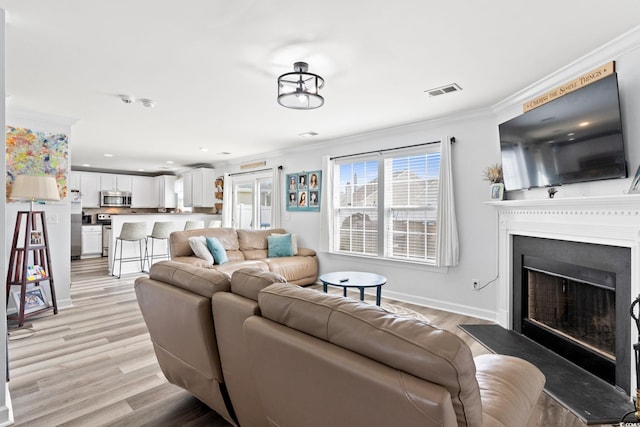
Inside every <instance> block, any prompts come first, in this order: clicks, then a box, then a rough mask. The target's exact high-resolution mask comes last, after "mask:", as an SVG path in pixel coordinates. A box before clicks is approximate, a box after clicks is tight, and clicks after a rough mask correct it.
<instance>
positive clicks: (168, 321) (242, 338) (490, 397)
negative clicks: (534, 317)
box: [135, 261, 544, 427]
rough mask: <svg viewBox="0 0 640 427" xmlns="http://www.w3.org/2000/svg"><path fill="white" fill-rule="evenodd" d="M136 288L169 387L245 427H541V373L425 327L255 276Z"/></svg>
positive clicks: (186, 277) (161, 271) (165, 277)
mask: <svg viewBox="0 0 640 427" xmlns="http://www.w3.org/2000/svg"><path fill="white" fill-rule="evenodd" d="M135 289H136V295H137V298H138V302H139V304H140V308H141V310H142V313H143V316H144V319H145V322H146V323H147V326H148V327H149V332H150V335H151V340H152V342H153V345H154V348H155V351H156V355H157V358H158V363H159V364H160V366H161V368H162V371H163V372H164V374H165V375H166V377H167V378H168V380H169V381H170V382H172V383H174V384H177V385H179V386H181V387H183V388H185V389H186V390H188V391H190V392H191V393H193V394H194V395H195V396H197V397H198V398H199V399H200V400H202V401H203V402H205V403H206V404H207V405H209V406H210V407H211V408H212V409H214V410H215V411H216V412H218V413H219V414H220V415H222V416H223V417H224V418H225V419H227V420H228V421H229V422H230V423H232V424H233V425H240V426H242V427H252V426H264V427H274V426H278V427H301V426H311V427H315V426H318V427H320V426H322V427H326V426H338V427H340V426H344V427H347V426H348V427H354V426H356V427H357V426H367V427H372V426H403V427H412V426H421V427H424V426H486V427H488V426H492V427H493V426H503V427H507V426H535V422H536V403H537V400H538V397H539V396H540V393H541V391H542V388H543V385H544V376H543V375H542V373H541V372H540V371H539V370H538V369H537V368H535V367H534V366H533V365H531V364H530V363H528V362H525V361H523V360H521V359H517V358H513V357H509V356H500V355H483V356H479V357H476V358H475V359H474V358H473V357H472V354H471V351H470V349H469V347H468V346H467V345H466V344H465V343H464V342H463V341H462V340H461V339H460V338H459V337H457V336H456V335H454V334H452V333H450V332H447V331H444V330H440V329H437V328H435V327H433V326H431V325H429V324H426V323H424V322H422V321H419V320H415V319H410V318H406V317H400V316H397V315H394V314H390V313H388V312H386V311H384V309H382V308H380V307H377V306H374V305H371V304H366V303H362V302H360V301H357V300H352V299H348V298H343V297H341V296H338V295H328V294H324V293H322V292H320V291H317V290H314V289H305V288H301V287H298V286H291V285H290V284H288V283H285V282H284V278H283V277H281V276H279V275H277V274H274V273H271V272H264V271H260V270H253V269H241V270H237V271H236V272H234V274H233V276H232V277H231V280H229V278H228V277H227V276H226V275H224V274H222V273H221V272H219V271H216V270H212V269H202V268H199V267H196V266H193V265H188V264H184V263H176V262H171V261H165V262H160V263H156V264H154V265H153V266H152V267H151V269H150V277H149V278H139V279H137V280H136V283H135ZM187 332H188V333H187Z"/></svg>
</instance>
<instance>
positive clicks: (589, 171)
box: [499, 73, 627, 190]
mask: <svg viewBox="0 0 640 427" xmlns="http://www.w3.org/2000/svg"><path fill="white" fill-rule="evenodd" d="M499 132H500V151H501V154H502V169H503V175H504V184H505V189H506V190H520V189H528V188H535V187H549V186H556V185H562V184H570V183H576V182H584V181H596V180H602V179H613V178H626V177H627V167H626V158H625V151H624V141H623V135H622V121H621V118H620V101H619V97H618V79H617V75H616V74H615V73H614V74H611V75H610V76H608V77H605V78H603V79H601V80H598V81H596V82H594V83H591V84H589V85H587V86H584V87H582V88H580V89H577V90H575V91H573V92H571V93H568V94H566V95H564V96H561V97H560V98H556V99H554V100H553V101H551V102H549V103H547V104H543V105H541V106H539V107H537V108H535V109H533V110H530V111H527V112H526V113H523V114H521V115H520V116H518V117H516V118H514V119H511V120H509V121H506V122H504V123H502V124H500V125H499Z"/></svg>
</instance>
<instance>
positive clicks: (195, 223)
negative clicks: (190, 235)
mask: <svg viewBox="0 0 640 427" xmlns="http://www.w3.org/2000/svg"><path fill="white" fill-rule="evenodd" d="M196 228H204V221H202V220H191V221H187V222H186V223H185V224H184V231H187V230H194V229H196Z"/></svg>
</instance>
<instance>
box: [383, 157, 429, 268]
mask: <svg viewBox="0 0 640 427" xmlns="http://www.w3.org/2000/svg"><path fill="white" fill-rule="evenodd" d="M439 174H440V153H439V152H436V153H425V154H417V155H409V156H401V157H392V158H387V159H385V160H384V182H385V185H384V219H385V230H386V233H385V243H384V250H385V256H386V257H388V258H399V259H406V260H416V261H425V262H429V263H435V260H436V219H437V206H438V189H439V185H438V184H439V182H438V176H439Z"/></svg>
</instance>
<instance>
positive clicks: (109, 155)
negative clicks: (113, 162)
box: [104, 154, 113, 157]
mask: <svg viewBox="0 0 640 427" xmlns="http://www.w3.org/2000/svg"><path fill="white" fill-rule="evenodd" d="M104 156H105V157H113V154H105V155H104Z"/></svg>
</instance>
